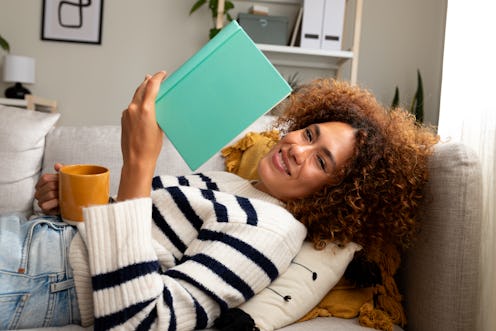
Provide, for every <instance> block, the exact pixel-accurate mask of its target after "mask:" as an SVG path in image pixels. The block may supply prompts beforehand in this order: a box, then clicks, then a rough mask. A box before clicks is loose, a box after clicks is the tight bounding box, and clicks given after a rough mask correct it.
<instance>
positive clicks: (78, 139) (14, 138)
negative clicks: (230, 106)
mask: <svg viewBox="0 0 496 331" xmlns="http://www.w3.org/2000/svg"><path fill="white" fill-rule="evenodd" d="M59 116H60V114H48V113H41V112H36V111H29V110H25V109H18V108H10V107H4V106H0V118H1V121H0V159H1V160H2V161H1V164H0V196H1V197H2V199H1V200H2V201H0V213H7V212H19V213H23V214H25V215H28V216H29V215H31V214H33V213H37V212H39V209H38V207H37V206H36V201H35V200H34V198H33V193H34V184H35V183H36V181H37V180H38V178H39V176H40V174H41V173H45V172H53V164H54V163H55V162H61V163H64V164H74V163H96V164H100V165H104V166H106V167H108V168H109V169H110V172H111V194H115V193H116V191H117V186H118V183H119V176H120V166H121V154H120V127H119V126H113V125H100V126H86V127H75V126H74V127H73V126H60V125H57V120H58V119H59ZM272 121H273V117H271V116H263V117H262V118H260V119H259V120H257V121H256V122H255V123H254V124H252V125H251V126H250V127H249V128H248V129H247V130H245V131H244V132H243V133H241V134H240V135H239V136H238V137H237V138H239V137H242V136H243V135H244V134H245V133H246V132H249V131H262V130H265V129H267V128H269V126H270V123H271V122H272ZM209 170H224V160H223V159H222V157H221V156H220V155H219V154H217V155H215V156H214V157H212V158H211V159H210V160H209V161H208V162H207V163H205V164H204V165H203V166H202V167H201V168H200V169H198V170H197V171H209ZM156 172H157V174H173V175H178V174H185V173H190V172H191V170H190V169H189V168H188V167H187V165H186V164H185V162H184V161H183V160H182V159H181V157H180V155H179V154H178V153H177V151H176V150H175V149H174V147H173V146H172V144H171V143H170V141H169V140H168V139H167V137H165V138H164V145H163V150H162V153H161V155H160V158H159V160H158V163H157V169H156ZM481 192H482V185H481V169H480V164H479V161H478V159H477V157H476V156H475V154H474V153H473V152H472V151H471V150H470V149H468V148H467V147H466V146H464V145H462V144H459V143H454V142H441V143H439V144H438V145H437V146H436V148H435V153H434V155H433V156H432V158H431V160H430V181H429V183H428V185H427V186H426V187H425V199H424V201H423V203H422V205H421V206H420V207H419V208H420V211H421V214H422V228H421V232H420V234H419V238H418V241H417V242H416V245H415V246H414V247H413V248H412V249H410V250H409V251H407V252H406V254H405V255H404V256H403V257H402V264H401V267H400V270H399V274H398V279H397V282H398V285H399V287H400V291H401V293H402V294H403V295H404V307H405V312H406V315H407V320H408V323H407V325H406V326H405V327H404V328H403V329H404V330H409V331H430V330H432V331H434V330H435V331H443V330H445V331H456V330H459V331H462V330H463V331H466V330H475V329H476V321H477V316H478V312H479V309H480V304H479V301H480V286H479V285H480V282H479V272H478V271H479V264H480V247H479V243H480V241H481V203H482V202H481V201H482V200H481ZM0 254H1V252H0ZM324 294H325V293H323V294H322V295H324ZM266 314H267V315H270V314H271V310H270V309H269V310H267V311H266ZM49 329H52V330H82V329H83V328H81V327H79V326H75V325H71V326H65V327H58V328H49ZM89 329H91V328H89ZM46 330H48V329H46ZM280 330H284V331H302V330H328V331H334V330H336V331H338V330H342V331H344V330H350V331H351V330H356V331H358V330H370V329H369V328H365V327H362V326H360V324H359V322H358V320H357V318H352V319H343V318H336V317H318V318H315V319H311V320H309V321H305V322H298V323H293V324H290V325H287V326H284V327H282V328H281V329H280ZM394 330H402V328H401V327H399V326H395V327H394Z"/></svg>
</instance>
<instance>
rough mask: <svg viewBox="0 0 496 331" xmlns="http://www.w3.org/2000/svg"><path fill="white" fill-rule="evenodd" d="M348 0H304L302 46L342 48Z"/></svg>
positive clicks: (328, 48)
mask: <svg viewBox="0 0 496 331" xmlns="http://www.w3.org/2000/svg"><path fill="white" fill-rule="evenodd" d="M345 5H346V0H304V4H303V23H302V30H301V47H303V48H312V49H327V50H331V49H332V50H341V43H342V37H343V26H344V15H345Z"/></svg>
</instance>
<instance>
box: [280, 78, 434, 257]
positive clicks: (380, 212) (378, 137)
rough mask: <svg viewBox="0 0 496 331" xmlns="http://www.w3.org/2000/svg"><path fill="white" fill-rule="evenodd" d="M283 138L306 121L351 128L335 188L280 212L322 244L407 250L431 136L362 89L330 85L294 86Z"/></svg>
mask: <svg viewBox="0 0 496 331" xmlns="http://www.w3.org/2000/svg"><path fill="white" fill-rule="evenodd" d="M284 107H285V110H284V113H283V114H282V115H281V116H280V118H279V120H278V122H277V126H278V127H279V128H280V129H281V131H282V132H288V131H293V130H299V129H302V128H305V127H307V126H308V125H310V124H313V123H324V122H335V121H338V122H344V123H347V124H349V125H351V126H352V127H353V128H355V130H356V131H355V132H356V134H355V140H356V144H355V151H354V155H353V156H352V158H351V159H350V160H349V162H348V164H347V166H346V167H345V168H344V169H342V174H341V178H342V180H341V182H340V183H339V184H338V185H334V186H326V187H324V188H323V189H322V190H320V191H319V192H316V193H314V194H313V195H311V196H309V197H306V198H303V199H298V200H295V201H289V202H288V203H287V208H288V210H289V211H290V212H292V213H293V215H295V217H296V218H297V219H299V220H300V221H301V222H302V223H303V224H305V226H306V227H307V229H308V239H309V240H311V241H313V242H314V244H315V245H317V246H318V245H319V243H321V242H322V240H332V241H337V242H343V243H346V242H349V241H354V242H356V243H358V244H361V245H362V246H364V248H369V247H376V248H377V247H381V246H382V244H383V243H384V242H388V243H395V244H396V245H398V247H408V246H410V245H411V244H412V242H413V240H414V238H415V235H416V233H417V230H418V215H417V206H418V204H419V202H420V200H421V199H422V188H423V186H424V184H425V183H426V181H427V179H428V172H427V161H428V157H429V156H430V155H431V154H432V150H433V146H434V144H436V143H437V141H438V137H437V135H436V134H435V132H434V130H433V129H432V128H430V127H426V126H423V125H421V124H419V123H418V122H416V120H415V117H414V116H413V115H411V114H410V113H409V112H407V111H405V110H403V109H399V108H398V109H392V110H390V109H387V108H385V107H383V106H382V105H380V104H379V102H378V101H377V100H376V99H375V97H374V96H373V95H372V94H371V93H370V92H368V91H367V90H364V89H362V88H359V87H357V86H352V85H350V84H348V83H345V82H340V81H336V80H332V79H317V80H314V81H312V82H311V83H309V84H307V85H304V86H301V87H300V88H299V89H298V90H297V91H295V92H294V93H293V94H292V95H291V96H290V97H289V98H288V100H287V101H286V102H285V104H284Z"/></svg>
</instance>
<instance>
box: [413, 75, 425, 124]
mask: <svg viewBox="0 0 496 331" xmlns="http://www.w3.org/2000/svg"><path fill="white" fill-rule="evenodd" d="M415 97H416V102H415V109H414V114H415V117H416V118H417V121H419V122H423V121H424V84H423V83H422V75H421V74H420V70H418V69H417V92H416V93H415Z"/></svg>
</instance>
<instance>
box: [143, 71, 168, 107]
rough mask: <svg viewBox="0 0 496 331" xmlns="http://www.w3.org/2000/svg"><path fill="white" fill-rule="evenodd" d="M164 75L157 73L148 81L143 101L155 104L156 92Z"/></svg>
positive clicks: (163, 72) (160, 72)
mask: <svg viewBox="0 0 496 331" xmlns="http://www.w3.org/2000/svg"><path fill="white" fill-rule="evenodd" d="M166 75H167V74H166V73H165V71H159V72H157V73H156V74H155V75H153V76H152V77H151V78H149V79H148V81H147V84H146V90H145V95H144V97H143V100H144V101H147V100H148V101H153V102H155V99H156V97H157V94H158V90H159V89H160V83H162V81H163V80H164V79H165V77H166Z"/></svg>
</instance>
